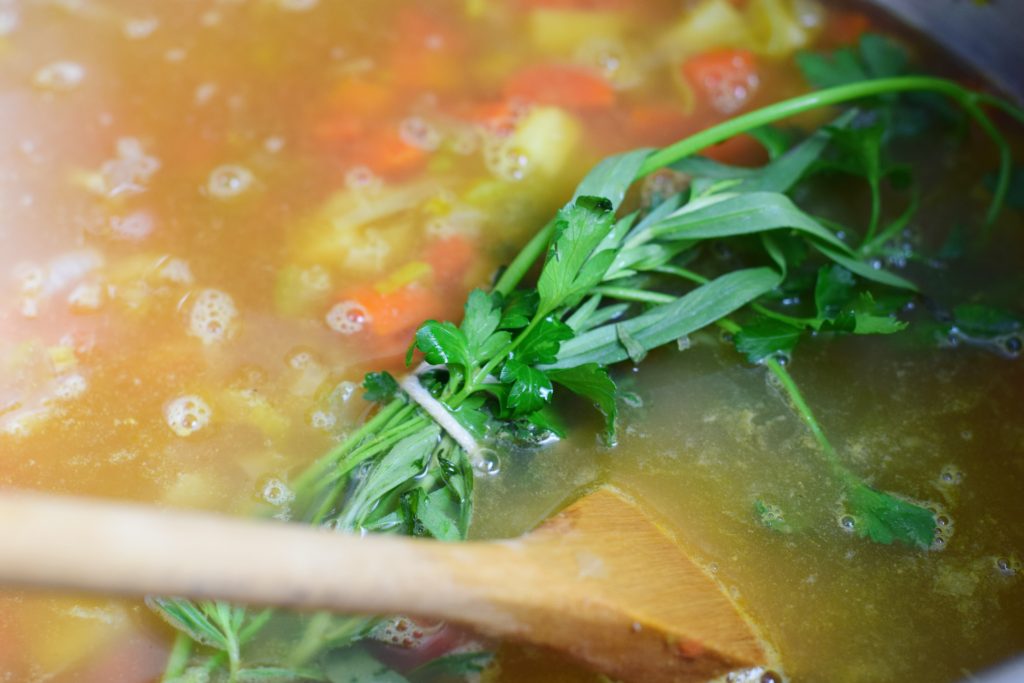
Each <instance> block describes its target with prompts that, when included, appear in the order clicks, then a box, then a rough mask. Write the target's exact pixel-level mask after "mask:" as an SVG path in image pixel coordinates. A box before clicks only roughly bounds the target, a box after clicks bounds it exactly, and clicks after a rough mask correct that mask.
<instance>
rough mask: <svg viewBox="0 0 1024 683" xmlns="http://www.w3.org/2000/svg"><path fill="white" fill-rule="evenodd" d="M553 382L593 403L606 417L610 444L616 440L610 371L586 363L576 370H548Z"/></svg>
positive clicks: (613, 389) (606, 430) (613, 398)
mask: <svg viewBox="0 0 1024 683" xmlns="http://www.w3.org/2000/svg"><path fill="white" fill-rule="evenodd" d="M546 374H547V376H548V378H549V379H550V380H551V381H552V382H556V383H558V384H561V385H562V386H563V387H565V388H566V389H568V390H569V391H571V392H572V393H574V394H576V395H578V396H582V397H584V398H588V399H590V400H591V401H593V402H594V403H595V404H596V405H597V408H598V410H600V411H601V413H602V414H603V415H604V419H605V435H606V438H607V440H608V441H609V442H613V441H614V439H615V417H616V414H617V412H618V410H617V407H616V405H615V395H616V389H615V382H613V381H612V378H611V377H609V376H608V371H607V370H606V369H605V368H603V367H601V366H600V365H598V364H597V363H585V364H583V365H578V366H576V367H574V368H566V369H562V370H555V369H552V370H548V371H547V373H546Z"/></svg>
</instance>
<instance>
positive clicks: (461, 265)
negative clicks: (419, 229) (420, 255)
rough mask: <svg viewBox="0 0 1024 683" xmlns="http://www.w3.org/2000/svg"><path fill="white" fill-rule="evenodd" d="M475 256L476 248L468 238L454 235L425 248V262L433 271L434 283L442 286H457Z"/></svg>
mask: <svg viewBox="0 0 1024 683" xmlns="http://www.w3.org/2000/svg"><path fill="white" fill-rule="evenodd" d="M476 255H477V246H476V244H475V243H474V242H473V241H472V240H470V239H469V238H468V237H463V236H462V235H454V236H452V237H447V238H445V239H441V240H438V241H436V242H434V243H433V244H431V245H430V246H428V247H427V250H426V257H425V260H426V261H427V263H429V264H430V265H431V267H432V268H433V269H434V279H435V281H436V282H437V283H438V284H440V285H442V286H444V285H453V284H458V283H459V282H460V281H461V279H462V277H463V276H464V275H465V274H466V271H467V270H469V268H470V266H471V265H472V264H473V261H474V259H475V258H476Z"/></svg>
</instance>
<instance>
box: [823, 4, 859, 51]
mask: <svg viewBox="0 0 1024 683" xmlns="http://www.w3.org/2000/svg"><path fill="white" fill-rule="evenodd" d="M870 28H871V19H870V18H869V17H868V15H866V14H864V13H862V12H849V11H847V12H844V11H837V12H832V13H830V14H829V18H828V21H826V22H825V31H824V35H823V36H822V37H823V39H824V40H825V41H826V42H827V43H831V44H834V45H853V44H855V43H856V42H857V41H859V40H860V37H861V36H862V35H864V34H865V33H867V32H868V30H869V29H870Z"/></svg>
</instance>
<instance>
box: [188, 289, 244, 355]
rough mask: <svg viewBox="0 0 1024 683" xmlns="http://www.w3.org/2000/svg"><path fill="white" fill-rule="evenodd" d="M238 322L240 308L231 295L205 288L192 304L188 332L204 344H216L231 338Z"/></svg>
mask: <svg viewBox="0 0 1024 683" xmlns="http://www.w3.org/2000/svg"><path fill="white" fill-rule="evenodd" d="M237 324H238V309H237V308H236V307H235V302H234V300H233V299H232V298H231V295H229V294H228V293H226V292H222V291H221V290H219V289H204V290H203V291H202V292H200V293H199V296H198V297H196V301H195V303H194V304H193V305H192V312H191V314H190V315H189V326H188V333H189V334H190V335H192V336H193V337H198V338H199V339H201V340H202V342H203V343H204V344H216V343H218V342H223V341H227V340H228V339H230V338H231V337H232V336H233V335H234V333H235V331H236V328H237Z"/></svg>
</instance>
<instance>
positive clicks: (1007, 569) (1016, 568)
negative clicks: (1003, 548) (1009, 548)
mask: <svg viewBox="0 0 1024 683" xmlns="http://www.w3.org/2000/svg"><path fill="white" fill-rule="evenodd" d="M992 564H993V566H994V567H995V568H996V571H997V572H998V573H999V575H1000V576H1005V577H1007V578H1014V577H1016V576H1017V575H1018V574H1019V573H1020V570H1021V563H1020V560H1019V559H1018V558H1017V557H1016V556H1014V555H1001V556H998V557H994V558H992Z"/></svg>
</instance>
